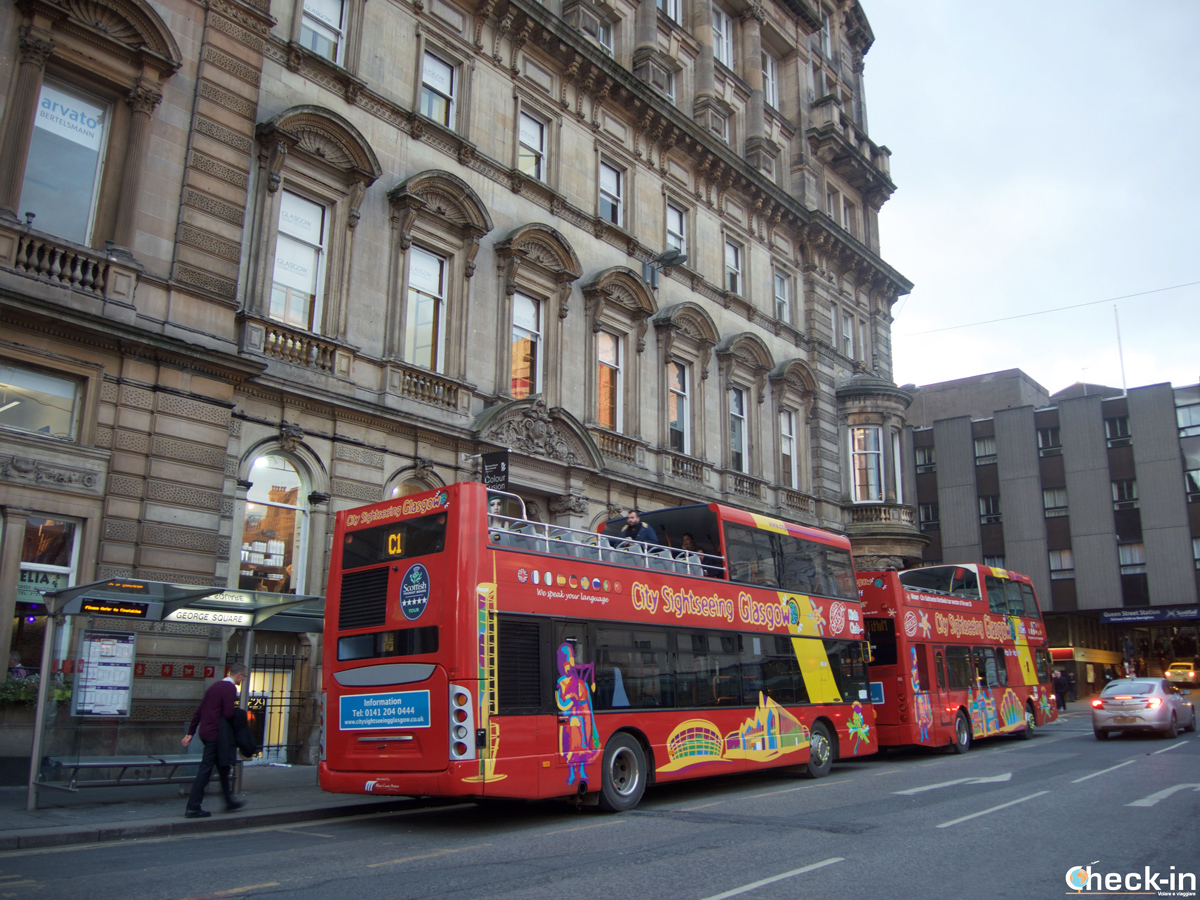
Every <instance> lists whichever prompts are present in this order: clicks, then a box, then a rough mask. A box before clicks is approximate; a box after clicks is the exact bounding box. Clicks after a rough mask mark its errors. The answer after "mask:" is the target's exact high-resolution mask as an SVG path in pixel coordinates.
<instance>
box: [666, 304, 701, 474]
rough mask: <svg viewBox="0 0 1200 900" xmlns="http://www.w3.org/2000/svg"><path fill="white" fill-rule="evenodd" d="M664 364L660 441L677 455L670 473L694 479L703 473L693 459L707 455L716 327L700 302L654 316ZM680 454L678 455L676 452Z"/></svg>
mask: <svg viewBox="0 0 1200 900" xmlns="http://www.w3.org/2000/svg"><path fill="white" fill-rule="evenodd" d="M651 321H652V322H653V323H654V330H655V334H656V337H657V339H658V352H659V359H660V360H661V361H662V363H663V368H662V373H661V374H662V378H663V382H662V383H661V384H660V386H659V392H658V393H659V397H660V398H662V402H663V403H664V404H665V407H664V408H663V409H662V410H661V412H660V414H659V421H660V423H661V426H660V428H659V435H658V440H659V444H660V446H662V447H665V448H666V449H668V450H669V451H671V453H672V454H673V455H672V457H671V472H672V474H675V475H680V476H682V477H684V478H688V479H690V480H692V481H702V480H703V473H702V470H701V469H700V467H699V465H698V464H697V463H696V462H694V461H693V460H688V459H684V458H682V457H693V458H695V459H703V458H704V456H705V441H704V435H705V413H706V410H707V404H706V402H705V385H706V383H707V381H708V371H709V363H710V361H711V360H712V350H713V347H714V346H715V345H716V343H717V328H716V325H715V324H714V323H713V320H712V317H711V316H709V314H708V313H707V312H705V311H704V310H703V309H702V308H701V307H700V306H699V304H696V303H691V302H685V303H678V304H676V305H674V306H671V307H668V308H666V309H663V310H660V311H659V312H658V313H656V314H655V315H654V317H653V318H652V319H651ZM675 454H678V455H675Z"/></svg>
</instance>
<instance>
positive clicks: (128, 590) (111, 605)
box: [42, 578, 325, 632]
mask: <svg viewBox="0 0 1200 900" xmlns="http://www.w3.org/2000/svg"><path fill="white" fill-rule="evenodd" d="M42 598H43V599H44V600H45V603H46V608H47V610H48V611H49V612H50V613H51V614H53V615H58V614H60V613H61V614H63V615H68V616H72V615H101V616H110V617H113V618H120V619H142V620H144V621H149V622H191V623H195V624H202V625H224V626H226V627H230V628H262V627H269V628H270V629H271V630H273V631H302V632H319V631H321V630H322V626H323V623H324V618H325V598H324V597H322V596H320V595H318V594H275V593H271V592H268V591H241V590H231V589H229V588H217V587H203V586H200V585H195V584H171V583H170V582H166V581H145V580H142V579H139V578H109V579H107V580H104V581H93V582H91V583H89V584H77V585H72V586H71V587H67V588H61V589H60V590H57V591H45V592H43V593H42Z"/></svg>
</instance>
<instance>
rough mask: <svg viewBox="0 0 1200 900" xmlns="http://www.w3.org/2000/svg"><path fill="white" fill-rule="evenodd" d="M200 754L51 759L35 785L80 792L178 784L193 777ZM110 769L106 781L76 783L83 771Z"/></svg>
mask: <svg viewBox="0 0 1200 900" xmlns="http://www.w3.org/2000/svg"><path fill="white" fill-rule="evenodd" d="M198 765H200V754H197V753H167V754H154V755H147V756H50V757H47V758H46V760H45V762H44V763H42V771H41V777H40V778H39V779H38V784H39V785H41V786H43V787H50V788H57V789H58V790H62V791H77V790H79V789H80V788H90V787H116V786H117V785H129V784H177V783H182V782H188V781H191V780H192V779H193V778H195V777H196V766H198ZM105 769H111V770H113V771H114V772H115V773H116V774H115V777H109V778H88V779H85V780H83V781H80V780H79V773H80V772H83V771H100V770H105ZM56 773H63V774H66V773H70V776H69V777H68V778H55V777H54V776H55V774H56Z"/></svg>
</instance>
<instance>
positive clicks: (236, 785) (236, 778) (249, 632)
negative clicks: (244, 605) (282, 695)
mask: <svg viewBox="0 0 1200 900" xmlns="http://www.w3.org/2000/svg"><path fill="white" fill-rule="evenodd" d="M252 659H254V627H253V626H251V627H249V628H247V629H246V641H245V644H243V646H242V662H243V663H244V664H245V666H246V680H245V681H243V682H242V689H241V691H240V692H239V694H238V706H240V707H241V708H242V709H245V708H246V707H247V706H248V705H249V702H250V661H251V660H252ZM233 758H234V759H235V760H236V765H235V766H234V768H233V792H234V793H235V794H237V793H241V790H242V755H241V754H240V753H234V755H233Z"/></svg>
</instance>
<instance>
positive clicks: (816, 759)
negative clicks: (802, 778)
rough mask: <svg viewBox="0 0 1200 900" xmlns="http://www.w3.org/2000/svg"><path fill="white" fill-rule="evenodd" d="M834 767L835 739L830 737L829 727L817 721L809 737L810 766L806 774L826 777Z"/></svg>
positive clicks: (813, 776) (812, 776)
mask: <svg viewBox="0 0 1200 900" xmlns="http://www.w3.org/2000/svg"><path fill="white" fill-rule="evenodd" d="M831 768H833V741H832V740H830V738H829V729H828V728H826V727H825V726H824V725H823V724H822V723H820V722H816V723H814V725H813V727H812V734H811V735H810V736H809V739H808V766H807V767H805V770H804V771H805V774H806V775H808V777H809V778H824V777H825V776H826V775H828V774H829V770H830V769H831Z"/></svg>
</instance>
